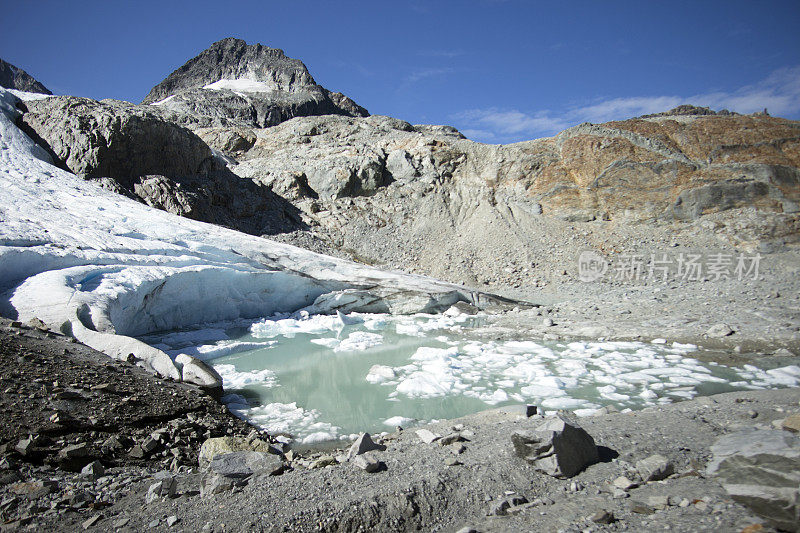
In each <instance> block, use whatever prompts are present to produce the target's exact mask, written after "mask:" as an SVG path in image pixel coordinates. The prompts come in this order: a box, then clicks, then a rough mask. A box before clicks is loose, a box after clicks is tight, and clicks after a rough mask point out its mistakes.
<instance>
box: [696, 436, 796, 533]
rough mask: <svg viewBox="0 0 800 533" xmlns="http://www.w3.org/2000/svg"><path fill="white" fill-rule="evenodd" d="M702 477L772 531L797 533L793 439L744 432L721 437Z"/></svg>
mask: <svg viewBox="0 0 800 533" xmlns="http://www.w3.org/2000/svg"><path fill="white" fill-rule="evenodd" d="M711 452H712V453H713V457H712V459H711V461H710V462H709V464H708V467H707V473H708V474H709V475H712V476H714V477H716V479H717V480H718V481H719V482H720V483H721V484H722V486H723V487H724V488H725V490H726V491H727V492H728V494H730V495H731V497H732V498H733V499H734V500H735V501H737V502H739V503H741V504H743V505H745V506H747V507H749V508H750V509H751V510H752V511H753V512H755V513H756V514H758V515H760V516H762V517H764V518H765V519H766V520H767V521H769V522H770V524H771V525H773V526H775V527H777V528H779V529H784V530H787V531H800V438H798V436H797V435H796V434H794V433H791V432H788V431H781V430H770V429H747V430H742V431H738V432H735V433H730V434H728V435H724V436H722V437H720V438H719V439H718V440H717V442H716V443H715V444H714V445H713V446H712V447H711Z"/></svg>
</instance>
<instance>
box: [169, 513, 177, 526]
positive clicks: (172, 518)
mask: <svg viewBox="0 0 800 533" xmlns="http://www.w3.org/2000/svg"><path fill="white" fill-rule="evenodd" d="M177 523H178V517H177V516H175V515H171V516H168V517H167V527H172V526H174V525H175V524H177Z"/></svg>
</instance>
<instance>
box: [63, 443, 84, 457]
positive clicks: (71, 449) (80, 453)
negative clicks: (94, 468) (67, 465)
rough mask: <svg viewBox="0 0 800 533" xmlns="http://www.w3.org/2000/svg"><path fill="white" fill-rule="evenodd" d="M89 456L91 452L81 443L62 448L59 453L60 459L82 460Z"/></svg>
mask: <svg viewBox="0 0 800 533" xmlns="http://www.w3.org/2000/svg"><path fill="white" fill-rule="evenodd" d="M88 454H89V450H88V448H87V447H86V444H83V443H81V444H72V445H70V446H65V447H64V448H61V450H60V451H59V452H58V457H59V459H80V458H81V457H86V456H87V455H88Z"/></svg>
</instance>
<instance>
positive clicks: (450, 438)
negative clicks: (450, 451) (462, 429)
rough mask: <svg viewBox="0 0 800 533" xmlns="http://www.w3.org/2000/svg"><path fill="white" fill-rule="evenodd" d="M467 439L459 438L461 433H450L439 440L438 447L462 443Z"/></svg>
mask: <svg viewBox="0 0 800 533" xmlns="http://www.w3.org/2000/svg"><path fill="white" fill-rule="evenodd" d="M465 440H467V439H465V438H464V437H462V436H461V433H451V434H449V435H445V436H444V437H442V438H441V439H439V445H440V446H447V445H448V444H453V443H455V442H463V441H465Z"/></svg>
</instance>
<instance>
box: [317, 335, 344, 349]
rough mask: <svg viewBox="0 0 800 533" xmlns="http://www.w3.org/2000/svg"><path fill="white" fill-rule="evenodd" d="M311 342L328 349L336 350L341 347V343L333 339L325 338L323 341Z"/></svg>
mask: <svg viewBox="0 0 800 533" xmlns="http://www.w3.org/2000/svg"><path fill="white" fill-rule="evenodd" d="M311 342H313V343H314V344H319V345H321V346H325V347H326V348H335V347H336V346H339V343H340V342H341V341H340V340H339V339H335V338H333V337H323V338H321V339H311Z"/></svg>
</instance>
